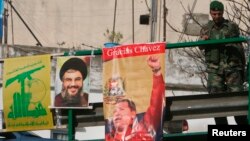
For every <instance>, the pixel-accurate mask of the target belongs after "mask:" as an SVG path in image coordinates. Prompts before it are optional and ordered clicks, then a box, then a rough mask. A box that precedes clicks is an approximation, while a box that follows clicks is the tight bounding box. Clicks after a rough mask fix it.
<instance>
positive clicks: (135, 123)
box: [102, 43, 165, 141]
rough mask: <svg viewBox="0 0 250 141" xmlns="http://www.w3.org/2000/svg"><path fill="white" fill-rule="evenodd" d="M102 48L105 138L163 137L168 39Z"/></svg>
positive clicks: (109, 140)
mask: <svg viewBox="0 0 250 141" xmlns="http://www.w3.org/2000/svg"><path fill="white" fill-rule="evenodd" d="M102 52H103V108H104V118H105V139H106V140H107V141H115V140H119V141H125V140H126V141H137V140H147V141H148V140H150V141H151V140H152V141H158V140H161V139H162V137H163V129H162V125H163V111H164V107H165V82H164V76H165V75H164V73H165V72H164V70H165V43H148V44H132V45H121V46H116V47H113V48H103V49H102Z"/></svg>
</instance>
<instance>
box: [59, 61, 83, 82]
mask: <svg viewBox="0 0 250 141" xmlns="http://www.w3.org/2000/svg"><path fill="white" fill-rule="evenodd" d="M69 69H73V70H78V71H80V72H81V74H82V78H83V80H84V79H85V78H86V77H87V73H88V71H87V65H86V64H85V62H84V61H83V60H82V59H80V58H70V59H69V60H67V61H66V62H65V63H64V64H63V65H62V67H61V70H60V74H59V75H60V79H61V80H62V78H63V75H64V73H65V72H66V71H67V70H69Z"/></svg>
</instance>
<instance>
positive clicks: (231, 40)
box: [64, 37, 247, 56]
mask: <svg viewBox="0 0 250 141" xmlns="http://www.w3.org/2000/svg"><path fill="white" fill-rule="evenodd" d="M245 41H247V38H246V37H238V38H228V39H220V40H199V41H192V42H182V43H167V44H166V49H174V48H184V47H195V46H204V45H214V44H225V43H226V44H228V43H239V42H245ZM91 54H93V55H102V50H101V49H97V50H80V51H76V52H65V53H64V55H65V56H70V55H75V56H80V55H91Z"/></svg>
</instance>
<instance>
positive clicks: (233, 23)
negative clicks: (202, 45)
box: [224, 20, 238, 27]
mask: <svg viewBox="0 0 250 141" xmlns="http://www.w3.org/2000/svg"><path fill="white" fill-rule="evenodd" d="M224 23H225V24H227V25H228V26H236V27H237V26H238V25H237V24H236V23H235V22H234V21H230V20H225V22H224Z"/></svg>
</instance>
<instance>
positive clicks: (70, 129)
mask: <svg viewBox="0 0 250 141" xmlns="http://www.w3.org/2000/svg"><path fill="white" fill-rule="evenodd" d="M247 41H248V43H249V42H250V38H249V37H248V38H247V37H239V38H228V39H221V40H199V41H192V42H181V43H167V44H166V49H176V48H185V47H197V46H203V45H215V44H227V43H240V42H247ZM249 48H250V47H249ZM69 55H75V56H81V55H102V50H101V49H97V50H82V51H75V52H65V53H64V56H69ZM249 62H250V57H249V58H248V68H250V65H249ZM248 74H250V69H249V70H248ZM248 84H249V85H250V75H248ZM248 101H250V91H248ZM72 110H73V109H69V111H68V140H69V141H72V140H75V138H74V136H73V134H74V131H75V130H74V128H75V127H73V125H74V124H73V111H72ZM249 115H250V104H248V124H250V117H249ZM206 134H207V132H197V133H188V134H187V133H185V136H187V135H190V136H194V135H206ZM175 136H176V137H177V136H183V134H172V135H171V134H167V135H166V134H165V135H164V138H173V137H175Z"/></svg>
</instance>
